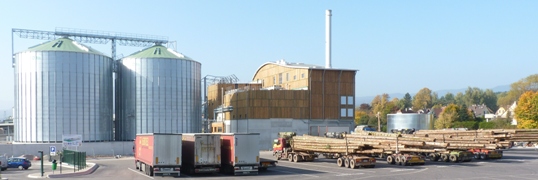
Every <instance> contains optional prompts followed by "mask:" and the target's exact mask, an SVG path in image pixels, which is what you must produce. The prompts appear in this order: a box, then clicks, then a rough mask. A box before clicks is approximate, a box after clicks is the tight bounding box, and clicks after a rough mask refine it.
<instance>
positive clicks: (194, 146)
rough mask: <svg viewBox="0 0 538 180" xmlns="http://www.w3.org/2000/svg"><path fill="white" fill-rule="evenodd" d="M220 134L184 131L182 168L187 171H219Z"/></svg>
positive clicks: (192, 172) (191, 172)
mask: <svg viewBox="0 0 538 180" xmlns="http://www.w3.org/2000/svg"><path fill="white" fill-rule="evenodd" d="M220 136H221V135H220V134H211V133H184V134H182V139H183V154H182V155H183V160H182V162H183V163H182V168H181V170H182V171H183V172H186V173H190V174H194V173H217V172H220V168H221V141H220Z"/></svg>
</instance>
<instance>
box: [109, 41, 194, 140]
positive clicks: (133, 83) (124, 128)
mask: <svg viewBox="0 0 538 180" xmlns="http://www.w3.org/2000/svg"><path fill="white" fill-rule="evenodd" d="M117 64H118V68H117V79H116V113H115V115H116V121H115V122H116V124H115V133H116V140H133V139H134V138H135V135H136V134H140V133H196V132H200V131H201V119H202V117H201V114H202V112H201V107H202V100H201V64H200V63H199V62H197V61H194V60H193V59H191V58H189V57H187V56H185V55H183V54H180V53H178V52H175V51H174V50H172V49H169V48H166V47H164V46H162V45H155V46H152V47H149V48H146V49H143V50H141V51H139V52H136V53H134V54H132V55H130V56H128V57H125V58H123V59H121V60H119V61H118V63H117Z"/></svg>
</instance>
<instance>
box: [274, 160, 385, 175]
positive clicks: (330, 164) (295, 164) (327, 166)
mask: <svg viewBox="0 0 538 180" xmlns="http://www.w3.org/2000/svg"><path fill="white" fill-rule="evenodd" d="M282 162H283V163H286V164H287V163H289V164H294V166H295V167H297V165H305V166H313V167H320V168H323V169H327V168H331V169H342V170H344V169H345V170H347V171H357V170H358V171H361V172H371V173H374V172H375V171H372V170H365V169H364V168H359V169H360V170H359V169H350V168H345V167H338V166H337V165H336V163H323V164H324V165H314V164H310V163H308V162H306V163H292V162H286V161H282ZM279 163H281V162H279ZM315 171H320V172H325V173H334V171H322V170H317V169H316V170H315Z"/></svg>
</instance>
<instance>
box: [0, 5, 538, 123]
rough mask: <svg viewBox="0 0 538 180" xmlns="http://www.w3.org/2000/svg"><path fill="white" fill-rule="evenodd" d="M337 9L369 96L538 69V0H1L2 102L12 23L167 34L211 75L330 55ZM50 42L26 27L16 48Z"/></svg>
mask: <svg viewBox="0 0 538 180" xmlns="http://www.w3.org/2000/svg"><path fill="white" fill-rule="evenodd" d="M326 9H332V12H333V16H332V24H333V26H332V37H333V41H332V45H333V46H332V48H333V51H332V54H333V56H332V59H333V62H332V65H333V67H334V68H347V69H358V70H359V71H358V73H357V75H356V86H357V87H356V96H358V97H360V96H372V95H378V94H382V93H406V92H409V93H411V94H414V93H416V92H418V90H420V89H421V88H424V87H428V88H430V89H432V90H434V91H436V90H444V89H459V88H466V87H468V86H472V87H479V88H482V89H487V88H493V87H495V86H498V85H508V84H511V83H513V82H515V81H518V80H520V79H522V78H525V77H527V76H529V75H531V74H536V73H538V68H537V67H538V49H537V47H538V35H537V33H538V23H537V22H538V10H537V9H538V1H427V0H424V1H356V0H339V1H287V0H284V1H273V0H271V1H235V0H227V1H198V0H196V1H105V0H93V1H72V0H69V1H21V0H17V1H0V57H1V59H2V61H0V75H1V77H2V86H0V110H10V109H11V107H12V106H13V86H14V83H13V68H12V67H11V29H12V28H22V29H37V30H47V31H54V29H55V28H56V27H68V28H77V29H91V30H102V31H114V32H126V33H136V34H149V35H161V36H167V37H169V39H170V40H176V41H177V42H178V48H177V49H178V51H179V52H181V53H183V54H185V55H187V56H189V57H191V58H193V59H195V60H197V61H199V62H201V63H202V76H205V75H208V74H211V75H222V76H226V75H231V74H235V75H236V76H237V77H238V78H239V79H240V80H241V81H242V82H248V81H250V80H251V78H252V76H253V75H254V72H255V71H256V69H257V68H258V67H259V66H260V65H262V64H263V63H265V62H268V61H276V60H279V59H286V60H287V61H290V62H302V63H308V64H318V65H324V57H325V52H324V50H325V27H324V26H325V10H326ZM41 42H43V41H41V40H29V39H21V38H18V37H15V51H16V52H18V51H22V50H25V49H27V48H28V47H30V46H32V45H36V44H38V43H41ZM87 45H90V46H92V47H95V48H96V49H98V50H100V51H101V52H104V53H106V54H110V46H109V45H106V46H103V45H95V44H87ZM139 49H141V48H132V47H123V46H121V47H119V48H118V54H119V55H121V54H123V55H125V56H126V55H129V54H131V53H133V52H134V51H136V50H139ZM9 114H11V113H10V112H8V115H9ZM0 116H2V117H3V112H0Z"/></svg>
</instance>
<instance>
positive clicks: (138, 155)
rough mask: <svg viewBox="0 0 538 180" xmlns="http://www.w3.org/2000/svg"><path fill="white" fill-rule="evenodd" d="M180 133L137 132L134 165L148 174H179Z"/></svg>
mask: <svg viewBox="0 0 538 180" xmlns="http://www.w3.org/2000/svg"><path fill="white" fill-rule="evenodd" d="M181 145H182V142H181V134H163V133H153V134H137V135H136V139H135V142H134V147H133V151H134V158H135V166H136V169H138V170H139V171H142V172H144V173H145V174H146V175H148V176H153V175H155V176H158V175H161V176H180V170H181V148H182V147H181Z"/></svg>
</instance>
